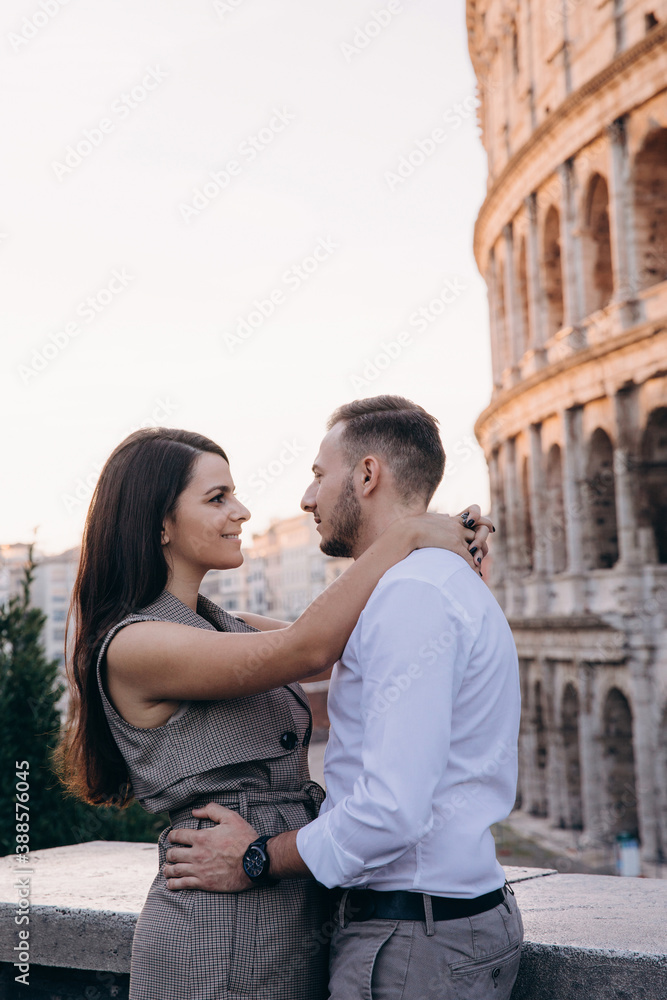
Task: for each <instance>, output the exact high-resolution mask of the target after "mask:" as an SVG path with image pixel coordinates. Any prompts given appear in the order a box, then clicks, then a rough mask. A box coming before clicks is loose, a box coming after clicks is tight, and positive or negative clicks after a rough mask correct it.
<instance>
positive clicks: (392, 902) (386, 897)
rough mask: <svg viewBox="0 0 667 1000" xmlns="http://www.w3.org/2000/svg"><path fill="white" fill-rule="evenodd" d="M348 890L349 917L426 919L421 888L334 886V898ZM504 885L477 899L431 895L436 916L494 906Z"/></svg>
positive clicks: (467, 913)
mask: <svg viewBox="0 0 667 1000" xmlns="http://www.w3.org/2000/svg"><path fill="white" fill-rule="evenodd" d="M345 892H347V898H346V900H345V908H344V911H345V912H344V916H345V919H346V920H371V919H380V920H424V919H425V918H426V914H425V912H424V897H423V896H422V894H421V892H407V891H403V890H395V891H394V892H381V891H379V890H377V889H341V888H337V889H334V890H333V894H334V900H335V902H336V903H340V900H341V899H342V897H343V894H344V893H345ZM504 900H505V894H504V892H503V890H502V889H494V890H493V892H486V893H484V895H483V896H476V897H475V899H455V898H453V897H452V896H431V906H432V907H433V919H434V920H458V919H459V918H460V917H474V916H475V914H476V913H484V912H485V911H486V910H492V909H493V907H494V906H498V904H499V903H502V902H504Z"/></svg>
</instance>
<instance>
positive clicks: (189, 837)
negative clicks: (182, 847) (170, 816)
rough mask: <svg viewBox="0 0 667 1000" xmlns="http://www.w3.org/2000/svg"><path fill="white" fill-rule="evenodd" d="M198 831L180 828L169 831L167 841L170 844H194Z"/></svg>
mask: <svg viewBox="0 0 667 1000" xmlns="http://www.w3.org/2000/svg"><path fill="white" fill-rule="evenodd" d="M198 832H199V831H198V830H188V828H187V827H184V826H183V827H180V828H179V829H178V830H170V831H169V833H168V834H167V840H168V841H169V843H170V844H194V843H195V841H196V839H197V837H196V834H197V833H198Z"/></svg>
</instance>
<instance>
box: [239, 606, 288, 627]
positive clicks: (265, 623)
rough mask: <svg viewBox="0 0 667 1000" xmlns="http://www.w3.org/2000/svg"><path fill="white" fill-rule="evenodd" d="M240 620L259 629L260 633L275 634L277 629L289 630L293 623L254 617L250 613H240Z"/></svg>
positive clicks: (258, 616) (260, 616) (262, 616)
mask: <svg viewBox="0 0 667 1000" xmlns="http://www.w3.org/2000/svg"><path fill="white" fill-rule="evenodd" d="M238 617H239V618H242V619H243V621H244V622H245V623H246V625H252V627H253V628H258V629H259V631H260V632H273V631H275V629H277V628H287V627H288V626H289V625H291V624H292V623H291V622H283V621H280V619H279V618H266V617H265V616H264V615H253V614H251V612H250V611H239V614H238Z"/></svg>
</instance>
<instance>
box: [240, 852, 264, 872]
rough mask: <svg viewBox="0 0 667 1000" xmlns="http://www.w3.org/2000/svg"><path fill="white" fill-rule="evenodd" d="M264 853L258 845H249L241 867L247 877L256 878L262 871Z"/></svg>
mask: <svg viewBox="0 0 667 1000" xmlns="http://www.w3.org/2000/svg"><path fill="white" fill-rule="evenodd" d="M265 864H266V855H265V854H264V851H263V850H262V849H261V848H259V847H250V848H248V851H247V852H246V856H245V858H244V859H243V868H244V870H245V873H246V875H247V876H248V878H258V876H259V875H261V874H262V873H263V871H264V866H265Z"/></svg>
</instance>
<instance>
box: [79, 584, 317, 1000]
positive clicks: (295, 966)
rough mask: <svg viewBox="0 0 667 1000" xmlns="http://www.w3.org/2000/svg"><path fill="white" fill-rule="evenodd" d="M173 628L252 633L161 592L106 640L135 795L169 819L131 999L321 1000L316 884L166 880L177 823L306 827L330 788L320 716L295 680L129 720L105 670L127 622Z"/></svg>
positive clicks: (139, 938)
mask: <svg viewBox="0 0 667 1000" xmlns="http://www.w3.org/2000/svg"><path fill="white" fill-rule="evenodd" d="M139 621H169V622H177V623H180V624H184V625H190V626H192V627H193V628H205V629H216V630H218V631H224V632H254V631H256V629H253V628H251V627H250V626H249V625H247V624H246V623H245V622H243V621H241V620H240V619H239V618H234V617H233V616H231V615H230V614H228V613H227V612H226V611H223V610H222V608H220V607H218V605H216V604H214V603H213V602H212V601H210V600H208V598H206V597H204V596H203V595H201V594H200V595H199V597H198V602H197V613H196V614H195V613H194V612H193V611H192V610H191V608H189V607H188V606H187V605H185V604H183V603H182V601H180V600H178V598H176V597H174V595H173V594H171V593H169V591H167V590H164V591H163V592H162V593H161V594H160V596H159V597H158V599H157V600H156V601H154V602H153V603H152V604H150V605H149V606H147V607H145V608H142V609H141V610H140V611H139V612H137V613H136V614H131V615H129V616H128V617H126V618H124V619H123V620H122V621H121V622H119V623H118V624H117V625H114V627H113V628H112V629H110V630H109V632H108V633H107V635H106V636H105V638H104V642H103V644H102V647H101V650H100V653H99V657H98V661H97V680H98V686H99V691H100V695H101V698H102V702H103V705H104V711H105V714H106V718H107V720H108V723H109V726H110V729H111V732H112V734H113V737H114V739H115V741H116V743H117V745H118V748H119V750H120V752H121V754H122V755H123V758H124V760H125V762H126V764H127V769H128V773H129V776H130V780H131V782H132V788H133V790H134V794H135V797H136V798H137V799H138V801H139V802H140V803H141V805H142V806H143V807H144V809H146V810H147V811H148V812H152V813H157V812H162V811H163V810H166V811H168V813H169V820H170V823H171V826H170V827H167V829H166V830H163V831H162V833H161V835H160V839H159V844H158V847H159V869H158V873H157V874H156V876H155V879H154V881H153V884H152V886H151V888H150V891H149V893H148V898H147V900H146V903H145V905H144V908H143V910H142V912H141V915H140V917H139V920H138V922H137V927H136V931H135V935H134V942H133V946H132V966H131V974H130V998H131V1000H213V998H215V1000H241V998H244V1000H248V998H252V1000H323V998H325V997H326V996H328V992H327V965H328V945H329V924H328V916H329V913H328V906H327V898H326V890H325V889H324V888H323V887H322V886H320V885H318V883H316V882H315V881H314V880H312V879H283V880H282V881H281V882H279V883H278V885H276V886H272V887H265V888H257V889H250V890H248V891H246V892H242V893H209V892H199V891H197V890H192V889H186V890H182V891H180V892H171V891H170V890H169V889H167V888H166V880H165V879H164V877H163V875H162V874H161V871H162V865H163V864H164V862H165V854H166V850H167V847H168V846H169V842H168V841H167V840H166V835H167V833H168V832H169V830H170V829H172V827H190V828H194V829H201V828H203V827H209V826H213V825H214V824H213V823H211V821H210V820H196V819H194V817H193V816H192V813H191V810H192V809H193V807H195V806H203V805H206V803H207V802H212V801H215V802H219V803H220V804H221V805H224V806H227V807H228V808H230V809H234V810H236V811H237V812H239V813H240V814H241V815H242V816H243V818H244V819H246V820H247V821H248V822H249V823H251V824H252V825H253V826H254V828H255V829H256V830H257V831H258V833H259V834H265V833H269V834H277V833H281V832H282V831H283V830H293V829H297V828H299V827H302V826H304V825H305V824H306V823H308V822H310V820H312V819H314V818H315V816H316V815H317V812H318V810H319V807H320V805H321V804H322V801H323V798H324V792H323V791H322V789H321V788H320V786H319V785H318V784H316V782H314V781H311V780H310V775H309V771H308V750H307V747H308V742H309V740H310V734H311V732H312V716H311V713H310V707H309V705H308V699H307V696H306V694H305V692H304V691H303V689H302V688H301V687H300V685H299V684H288V685H286V686H285V687H281V688H276V689H274V690H272V691H268V692H266V693H265V694H256V695H250V696H248V697H244V698H234V699H229V700H227V701H194V702H184V703H182V704H181V706H180V708H179V710H178V711H177V712H176V713H175V714H174V715H173V716H172V717H171V719H170V720H169V721H168V722H167V723H166V724H165V725H162V726H157V727H156V728H154V729H142V728H139V727H137V726H133V725H131V724H130V723H129V722H126V721H125V720H124V719H123V718H121V716H120V715H119V714H118V713H117V712H116V711H115V709H114V707H113V705H112V704H111V702H110V701H109V699H108V698H107V695H106V692H105V690H104V685H103V683H102V677H103V669H102V668H103V662H104V657H105V654H106V650H107V647H108V645H109V643H110V641H111V639H112V638H113V637H114V635H116V633H117V632H118V631H119V630H120V629H121V628H123V627H124V626H125V625H129V624H131V623H132V622H139Z"/></svg>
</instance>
